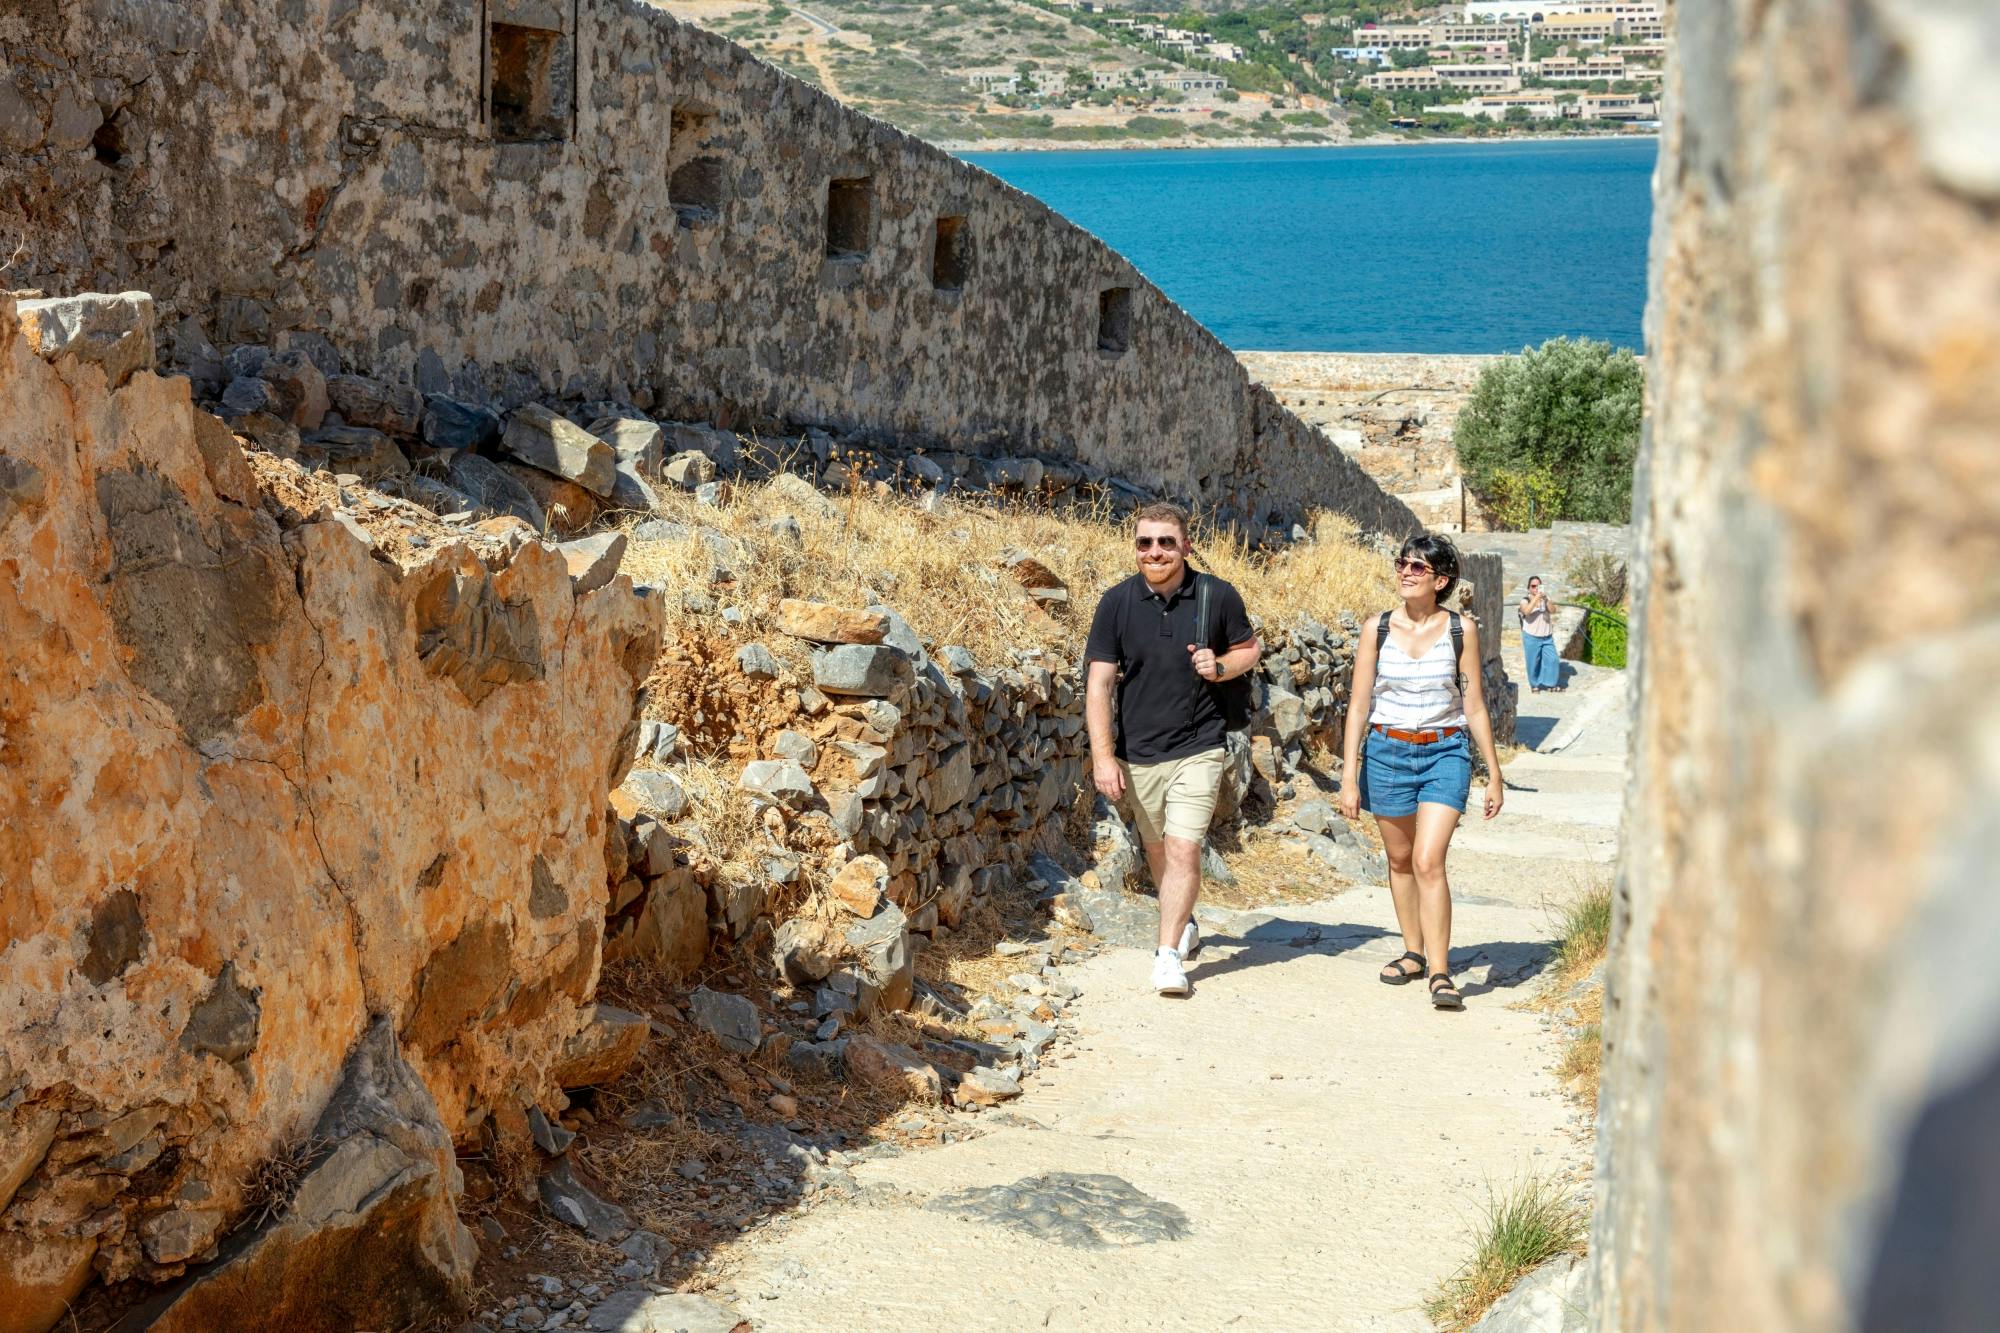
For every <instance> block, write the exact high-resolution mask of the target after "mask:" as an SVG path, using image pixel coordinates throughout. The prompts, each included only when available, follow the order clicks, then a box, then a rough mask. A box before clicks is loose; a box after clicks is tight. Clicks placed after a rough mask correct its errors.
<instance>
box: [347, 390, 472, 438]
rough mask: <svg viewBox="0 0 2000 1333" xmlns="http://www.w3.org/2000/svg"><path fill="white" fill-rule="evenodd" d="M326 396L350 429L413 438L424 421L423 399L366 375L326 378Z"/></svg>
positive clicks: (411, 392)
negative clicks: (362, 428) (364, 429)
mask: <svg viewBox="0 0 2000 1333" xmlns="http://www.w3.org/2000/svg"><path fill="white" fill-rule="evenodd" d="M326 396H327V399H328V401H329V402H331V403H332V405H333V410H334V411H336V412H338V413H340V416H341V420H343V421H345V422H346V423H347V424H348V425H350V426H366V427H368V428H370V429H372V430H379V431H383V432H385V433H387V434H389V435H398V436H412V435H415V434H416V433H417V428H418V426H419V425H420V424H421V423H422V421H423V412H424V405H423V400H422V399H420V398H418V397H417V395H416V394H415V393H414V392H413V391H411V390H409V389H405V388H401V387H399V386H397V385H391V384H384V383H382V382H381V381H380V380H375V379H370V378H369V377H368V376H366V375H329V376H327V378H326ZM471 443H477V441H472V442H471ZM451 447H459V446H455V445H454V446H451Z"/></svg>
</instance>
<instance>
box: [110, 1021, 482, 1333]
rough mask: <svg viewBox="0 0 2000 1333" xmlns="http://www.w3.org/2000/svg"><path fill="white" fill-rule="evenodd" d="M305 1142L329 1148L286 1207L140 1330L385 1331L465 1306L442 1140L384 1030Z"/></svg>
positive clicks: (460, 1247) (453, 1178) (459, 1235)
mask: <svg viewBox="0 0 2000 1333" xmlns="http://www.w3.org/2000/svg"><path fill="white" fill-rule="evenodd" d="M312 1138H313V1139H314V1140H315V1141H318V1142H323V1143H326V1144H328V1145H330V1146H329V1147H328V1148H327V1149H326V1150H324V1151H323V1153H322V1154H321V1155H320V1156H319V1157H318V1158H317V1160H316V1162H315V1164H314V1165H313V1167H312V1169H311V1170H310V1171H309V1172H308V1173H307V1175H306V1176H305V1178H304V1180H303V1181H302V1182H300V1184H299V1186H298V1189H297V1192H296V1193H295V1194H294V1195H293V1196H292V1200H291V1203H290V1205H289V1206H288V1207H287V1208H286V1209H285V1210H284V1211H283V1213H282V1214H281V1215H279V1216H277V1217H274V1218H272V1219H270V1220H268V1221H266V1222H265V1223H264V1224H263V1225H261V1226H259V1227H257V1228H256V1229H255V1230H253V1231H252V1232H250V1233H249V1234H248V1235H247V1236H246V1237H244V1238H243V1240H242V1241H241V1242H240V1243H237V1244H234V1245H233V1246H232V1249H231V1252H230V1253H229V1254H228V1255H227V1256H226V1257H225V1258H224V1259H223V1260H222V1261H221V1262H220V1263H219V1264H218V1265H216V1266H214V1267H212V1268H208V1269H205V1270H203V1271H201V1272H200V1273H198V1274H194V1275H191V1276H190V1277H189V1278H188V1279H187V1280H186V1281H184V1282H183V1283H181V1284H180V1285H179V1286H177V1287H176V1288H174V1289H173V1291H172V1292H171V1294H170V1295H169V1297H168V1298H167V1299H166V1302H165V1304H164V1306H163V1308H160V1309H158V1310H157V1311H156V1312H155V1313H153V1315H152V1317H151V1322H150V1323H148V1324H147V1328H149V1329H157V1330H161V1331H162V1333H206V1331H207V1330H212V1329H218V1328H241V1327H252V1326H258V1325H262V1326H266V1327H269V1326H273V1325H290V1326H295V1327H302V1328H303V1327H325V1326H328V1325H337V1326H339V1327H343V1328H385V1327H387V1328H396V1327H405V1326H408V1325H410V1324H413V1323H420V1322H423V1321H425V1320H427V1319H429V1318H432V1317H434V1316H436V1315H439V1314H445V1313H452V1312H459V1311H463V1310H464V1309H465V1307H466V1305H467V1304H468V1302H469V1301H470V1299H471V1294H472V1287H471V1283H472V1265H473V1260H474V1258H475V1256H476V1251H475V1249H474V1247H473V1243H472V1237H471V1235H470V1234H469V1233H468V1232H467V1231H466V1229H465V1228H464V1227H463V1226H461V1225H460V1224H459V1221H458V1215H457V1211H456V1208H457V1200H458V1189H459V1172H458V1165H457V1162H456V1160H455V1157H454V1155H453V1152H452V1147H451V1137H450V1135H449V1134H447V1133H446V1132H445V1128H444V1126H443V1124H442V1123H441V1122H440V1120H439V1118H438V1112H437V1107H436V1105H435V1104H434V1103H433V1102H432V1100H431V1096H430V1093H429V1091H428V1090H427V1089H426V1088H425V1087H424V1084H423V1082H422V1080H420V1079H419V1078H418V1077H417V1076H416V1074H415V1073H414V1072H413V1071H412V1070H411V1069H410V1067H409V1066H408V1065H407V1064H405V1063H404V1062H403V1060H402V1058H401V1057H400V1056H399V1055H398V1054H397V1051H396V1040H395V1032H394V1029H393V1028H392V1027H391V1026H390V1024H389V1023H388V1021H387V1020H385V1019H384V1020H377V1021H376V1022H375V1023H374V1024H373V1025H372V1026H371V1027H370V1028H369V1029H368V1032H367V1034H366V1035H365V1036H364V1037H363V1038H362V1039H361V1041H360V1042H359V1043H357V1044H356V1046H355V1049H354V1053H353V1055H352V1056H350V1057H349V1059H348V1062H347V1065H346V1068H345V1070H344V1075H343V1078H342V1081H341V1083H340V1085H339V1086H338V1088H336V1089H335V1091H334V1094H333V1097H332V1099H331V1100H330V1101H329V1102H328V1103H327V1106H326V1109H325V1110H324V1111H323V1112H322V1113H321V1114H320V1118H319V1121H318V1123H317V1124H315V1125H314V1127H313V1131H312ZM358 1273H366V1274H367V1275H368V1276H367V1280H366V1281H356V1280H355V1277H356V1274H358Z"/></svg>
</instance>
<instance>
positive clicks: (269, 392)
mask: <svg viewBox="0 0 2000 1333" xmlns="http://www.w3.org/2000/svg"><path fill="white" fill-rule="evenodd" d="M259 413H263V414H267V415H270V416H274V417H280V418H282V415H283V413H284V400H283V399H282V398H281V397H280V396H279V394H278V390H277V388H276V386H275V385H273V384H271V383H270V381H268V380H265V379H261V378H259V377H258V376H256V375H238V376H237V377H236V378H235V379H233V380H231V381H229V387H228V388H226V389H224V390H223V391H222V415H224V416H225V417H247V416H253V415H256V414H259ZM287 424H289V423H287Z"/></svg>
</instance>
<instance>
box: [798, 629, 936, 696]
mask: <svg viewBox="0 0 2000 1333" xmlns="http://www.w3.org/2000/svg"><path fill="white" fill-rule="evenodd" d="M812 673H813V684H814V685H815V686H816V687H817V688H819V689H820V690H823V691H824V692H826V693H827V694H842V695H860V696H864V697H873V698H882V697H885V696H887V695H890V694H894V693H895V692H896V691H897V690H899V689H902V688H904V687H906V686H907V685H908V684H909V682H910V680H911V679H912V677H913V674H914V673H913V672H912V671H911V669H910V659H909V658H907V657H905V656H904V655H903V654H902V653H900V652H898V651H897V650H896V649H894V648H890V647H887V646H885V645H881V644H860V643H852V644H842V645H840V646H839V647H835V648H828V649H826V650H824V651H822V652H815V653H814V654H813V658H812Z"/></svg>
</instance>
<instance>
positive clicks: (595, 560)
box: [556, 532, 625, 597]
mask: <svg viewBox="0 0 2000 1333" xmlns="http://www.w3.org/2000/svg"><path fill="white" fill-rule="evenodd" d="M556 550H557V551H558V552H560V553H561V555H562V558H563V563H565V564H566V565H568V566H569V583H570V590H571V591H572V592H574V593H575V594H576V595H577V596H578V597H581V596H583V595H584V594H585V593H590V592H596V591H597V590H598V589H599V588H602V587H603V586H604V585H605V584H607V583H609V582H611V580H612V579H614V578H616V577H617V576H618V563H619V561H621V560H623V559H624V558H625V534H624V533H622V532H604V533H599V534H598V535H597V536H595V537H583V538H579V539H578V540H576V541H573V542H564V543H563V544H562V545H560V546H558V547H556Z"/></svg>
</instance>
